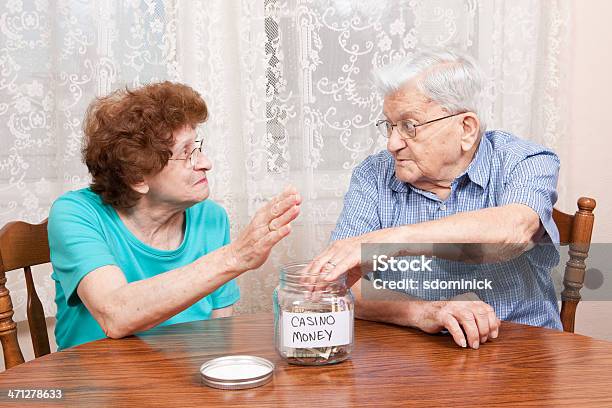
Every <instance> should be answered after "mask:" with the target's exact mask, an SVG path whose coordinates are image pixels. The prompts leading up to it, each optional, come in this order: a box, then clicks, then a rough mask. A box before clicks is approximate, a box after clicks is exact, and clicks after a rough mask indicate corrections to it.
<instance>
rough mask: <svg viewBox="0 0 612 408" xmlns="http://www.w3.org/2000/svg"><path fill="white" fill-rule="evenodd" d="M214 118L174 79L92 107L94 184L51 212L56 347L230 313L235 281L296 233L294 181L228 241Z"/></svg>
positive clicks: (88, 143) (89, 155)
mask: <svg viewBox="0 0 612 408" xmlns="http://www.w3.org/2000/svg"><path fill="white" fill-rule="evenodd" d="M207 115H208V112H207V108H206V104H205V102H204V101H203V100H202V98H201V97H200V95H199V94H198V93H197V92H195V91H194V90H193V89H191V88H190V87H188V86H186V85H180V84H174V83H170V82H164V83H159V84H152V85H148V86H144V87H142V88H139V89H135V90H132V91H130V90H122V91H117V92H114V93H113V94H111V95H109V96H107V97H103V98H99V99H97V100H95V101H94V102H93V103H92V105H91V106H90V108H89V110H88V112H87V115H86V118H85V124H84V133H85V142H84V147H83V158H84V161H85V163H86V165H87V168H88V169H89V172H90V173H91V176H92V183H91V186H90V187H89V188H85V189H82V190H78V191H71V192H68V193H66V194H64V195H62V196H61V197H60V198H59V199H58V200H57V201H56V202H55V203H54V204H53V207H52V209H51V213H50V216H49V244H50V248H51V262H52V264H53V275H52V277H53V279H54V280H55V281H56V291H57V294H56V299H55V300H56V304H57V325H56V329H55V336H56V340H57V344H58V348H59V349H64V348H66V347H71V346H74V345H78V344H81V343H84V342H87V341H91V340H96V339H100V338H103V337H105V336H108V337H111V338H120V337H124V336H128V335H131V334H133V333H138V332H141V331H143V330H147V329H149V328H152V327H154V326H158V325H168V324H174V323H179V322H187V321H194V320H201V319H209V318H215V317H223V316H229V315H231V313H232V305H233V304H234V303H235V302H236V301H237V300H238V299H239V291H238V286H237V285H236V282H235V281H234V280H233V279H234V278H236V277H238V276H239V275H240V274H242V273H243V272H246V271H248V270H250V269H255V268H258V267H259V266H261V265H262V264H263V263H264V262H265V260H266V259H267V257H268V255H269V253H270V251H271V249H272V247H273V246H274V245H275V244H276V243H277V242H279V241H280V240H281V239H283V238H284V237H285V236H287V234H289V232H290V231H291V226H290V222H291V221H292V220H293V219H295V218H296V217H297V215H298V214H299V205H300V200H301V199H300V197H299V195H298V193H297V192H296V191H295V190H294V189H293V188H288V189H286V190H285V191H284V192H283V193H282V194H280V195H278V196H276V197H275V198H273V199H272V200H271V201H270V202H269V203H268V204H267V205H265V206H264V207H263V208H261V209H260V210H259V211H258V212H257V213H256V214H255V216H254V217H253V219H252V220H251V221H250V223H249V225H248V226H247V227H246V228H245V230H244V231H243V232H242V233H241V234H240V236H239V237H238V238H237V239H236V240H234V241H233V242H232V243H230V237H229V220H228V217H227V214H226V212H225V210H224V209H223V208H222V207H221V206H219V205H218V204H216V203H214V202H213V201H211V200H207V198H208V196H209V194H210V190H209V185H208V179H207V172H208V171H210V170H211V169H212V164H211V162H210V160H209V159H208V157H207V156H206V154H205V153H204V152H202V145H201V143H202V142H201V141H199V140H197V138H196V132H195V127H196V126H197V125H198V124H200V123H202V122H204V121H205V120H206V119H207Z"/></svg>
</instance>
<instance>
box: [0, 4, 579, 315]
mask: <svg viewBox="0 0 612 408" xmlns="http://www.w3.org/2000/svg"><path fill="white" fill-rule="evenodd" d="M568 23H569V4H568V0H556V1H555V0H549V1H547V2H541V1H539V0H513V1H511V2H510V1H503V0H482V1H477V0H427V1H424V0H398V1H371V0H367V1H366V0H258V1H252V0H242V1H239V0H192V1H181V0H125V1H119V0H96V1H90V0H87V1H86V0H70V1H68V0H58V1H48V0H7V1H5V2H3V4H2V5H0V30H1V37H0V118H1V120H0V140H1V144H0V146H1V147H0V194H1V200H0V225H3V224H4V223H6V222H8V221H11V220H17V219H22V220H26V221H29V222H39V221H41V220H43V219H44V218H46V216H47V214H48V210H49V206H50V204H51V203H52V202H53V200H54V199H55V198H57V197H58V196H59V195H60V194H62V193H63V192H65V191H67V190H70V189H76V188H81V187H84V186H86V185H87V183H88V176H87V171H86V169H85V168H84V165H83V164H82V163H81V160H80V144H81V138H82V132H81V125H82V119H83V114H84V112H85V109H86V107H87V105H88V104H89V102H90V101H91V100H92V99H93V98H94V97H95V96H97V95H104V94H106V93H108V92H109V91H111V90H113V89H116V88H119V87H124V86H129V87H135V86H139V85H141V84H145V83H148V82H151V81H158V80H164V79H169V80H173V81H181V82H185V83H187V84H189V85H191V86H193V87H194V88H195V89H197V90H198V91H199V92H200V93H201V94H202V96H203V97H204V99H205V100H206V101H207V103H208V105H209V108H210V112H211V113H210V119H209V121H208V122H207V123H206V124H205V125H204V126H202V128H201V129H199V132H201V133H202V134H203V135H204V137H205V140H206V142H205V146H206V149H207V152H208V154H209V156H210V157H211V160H212V162H213V171H211V172H210V175H209V179H210V183H211V188H212V199H214V200H216V201H218V202H219V203H220V204H221V205H223V206H224V207H225V208H226V209H227V211H228V213H229V216H230V219H231V221H232V235H233V236H235V235H236V234H237V232H238V231H239V230H240V229H241V228H242V227H243V226H244V225H245V223H246V222H248V220H249V218H250V216H251V215H252V214H253V213H254V211H255V210H256V209H257V208H258V207H259V206H261V205H262V204H263V203H264V202H265V201H266V200H267V199H268V198H270V197H271V196H272V195H273V194H275V193H277V192H279V191H280V190H282V188H283V186H284V185H285V184H287V183H292V184H294V185H295V186H296V187H298V189H299V190H300V192H301V193H302V195H303V198H304V205H303V211H302V215H301V216H300V218H299V220H298V221H297V222H296V225H295V228H294V232H293V233H292V235H291V236H290V237H289V238H288V239H286V240H284V241H283V242H282V243H281V244H279V246H278V247H277V248H276V249H275V250H274V251H273V254H272V256H271V257H270V259H269V260H268V262H267V263H266V264H265V265H264V266H263V267H262V268H260V269H259V270H257V271H251V272H248V273H247V274H245V275H243V276H242V277H240V278H239V284H240V286H241V290H242V300H241V301H240V303H239V305H238V310H239V311H240V312H243V313H244V312H256V311H263V310H270V309H271V294H272V290H273V288H274V286H275V285H276V284H277V279H278V278H277V276H278V275H277V271H278V269H279V267H280V265H282V264H283V263H285V262H288V261H293V260H298V259H308V258H310V257H312V256H314V255H316V253H317V252H318V251H319V250H321V249H322V248H323V247H324V246H325V245H326V243H327V240H328V237H329V233H330V231H331V229H332V228H333V226H334V224H335V221H336V218H337V217H338V215H339V213H340V210H341V207H342V197H343V195H344V193H345V192H346V189H347V187H348V181H349V178H350V174H351V169H352V168H353V167H354V166H355V165H356V164H358V163H359V162H360V161H362V160H363V159H364V158H365V157H366V156H367V155H369V154H372V153H374V152H376V151H378V150H380V149H384V146H385V144H384V140H382V139H380V138H378V137H377V134H376V129H375V128H374V126H373V123H374V121H375V120H376V119H377V118H378V117H379V116H380V111H381V106H382V97H381V95H380V94H379V93H378V92H377V91H376V89H375V88H374V86H373V84H372V81H371V76H370V73H371V71H372V68H373V67H376V66H380V65H382V64H385V63H387V62H389V61H391V60H393V59H394V58H398V57H401V56H403V55H405V54H407V53H410V52H412V51H413V50H414V49H415V48H418V47H426V46H452V47H456V48H461V49H464V50H467V51H468V52H470V53H471V54H472V55H474V56H475V57H476V58H477V59H478V60H479V61H480V63H481V64H482V65H483V67H484V68H485V71H486V74H487V80H486V90H487V93H486V94H487V98H488V100H489V102H490V103H489V108H490V109H489V111H488V112H487V118H486V121H487V123H488V124H489V128H503V129H506V130H510V131H512V132H515V133H516V134H517V135H520V136H522V137H524V138H527V139H532V140H535V141H537V142H540V143H543V144H546V145H548V146H550V147H552V148H554V149H556V150H557V151H558V152H559V153H560V154H561V156H562V157H563V154H564V153H563V151H564V150H563V149H564V145H565V144H566V140H567V137H566V136H567V135H566V131H567V130H566V125H567V123H566V122H565V118H566V115H565V112H566V110H567V106H565V104H564V103H565V102H564V98H562V97H561V95H563V94H564V89H565V88H564V87H565V86H566V83H567V80H566V74H567V73H566V69H567V68H566V67H567V65H568V64H567V58H568V57H567V52H568V49H567V46H568ZM562 180H563V175H562ZM560 186H563V183H562V182H561V183H560ZM560 194H561V197H563V190H562V189H560ZM34 270H35V272H38V273H36V275H37V276H36V280H37V287H38V288H39V295H40V296H41V299H42V301H43V304H44V307H45V313H46V314H47V315H53V314H54V313H55V305H54V302H53V298H54V285H53V282H52V280H51V279H50V278H49V274H50V268H49V267H48V266H47V267H44V266H43V267H37V268H34ZM8 280H9V282H8V285H7V286H8V288H9V289H10V290H11V293H12V297H13V302H14V306H15V309H16V315H15V319H16V320H23V319H25V310H24V309H25V302H26V295H25V286H24V282H23V277H22V274H21V273H20V272H10V273H9V274H8Z"/></svg>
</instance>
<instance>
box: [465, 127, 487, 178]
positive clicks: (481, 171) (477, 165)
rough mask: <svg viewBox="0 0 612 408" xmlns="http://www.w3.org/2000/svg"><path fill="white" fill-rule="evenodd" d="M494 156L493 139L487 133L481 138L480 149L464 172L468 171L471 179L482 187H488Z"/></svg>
mask: <svg viewBox="0 0 612 408" xmlns="http://www.w3.org/2000/svg"><path fill="white" fill-rule="evenodd" d="M492 156H493V146H491V141H490V140H489V138H487V135H486V133H485V134H483V135H482V137H481V138H480V145H479V146H478V150H476V155H475V156H474V158H473V159H472V162H471V163H470V165H469V166H468V168H467V170H466V171H465V173H463V174H466V173H467V175H468V177H469V178H470V180H472V181H473V182H474V183H476V184H478V185H479V186H480V187H482V188H486V187H487V184H489V175H490V174H491V158H492ZM463 174H462V176H463ZM460 177H461V176H460Z"/></svg>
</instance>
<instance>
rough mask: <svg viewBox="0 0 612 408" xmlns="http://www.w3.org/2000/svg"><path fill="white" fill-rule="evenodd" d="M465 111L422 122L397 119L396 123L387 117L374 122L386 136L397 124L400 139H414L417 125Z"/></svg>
mask: <svg viewBox="0 0 612 408" xmlns="http://www.w3.org/2000/svg"><path fill="white" fill-rule="evenodd" d="M464 113H466V112H459V113H454V114H452V115H448V116H444V117H441V118H437V119H433V120H429V121H427V122H424V123H413V122H412V120H411V119H405V120H399V121H398V122H397V123H392V122H391V121H388V120H387V119H381V120H379V121H377V122H376V127H377V128H378V131H379V132H380V133H381V134H382V135H383V136H384V137H386V138H390V137H391V134H392V133H393V128H394V127H396V126H397V130H398V131H399V134H400V136H401V137H402V139H414V138H415V137H416V128H418V127H419V126H425V125H428V124H430V123H434V122H437V121H439V120H442V119H448V118H452V117H453V116H457V115H461V114H464Z"/></svg>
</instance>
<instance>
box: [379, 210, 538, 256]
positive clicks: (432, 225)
mask: <svg viewBox="0 0 612 408" xmlns="http://www.w3.org/2000/svg"><path fill="white" fill-rule="evenodd" d="M539 229H540V220H539V217H538V215H537V214H536V213H535V212H534V211H533V210H532V209H531V208H529V207H527V206H524V205H522V204H510V205H506V206H502V207H491V208H485V209H481V210H476V211H467V212H461V213H457V214H454V215H451V216H448V217H445V218H441V219H438V220H434V221H427V222H422V223H417V224H410V225H403V226H400V227H395V228H388V229H385V230H381V231H380V232H381V233H382V235H381V236H382V237H383V242H386V243H407V244H413V245H412V246H411V245H408V246H407V247H406V248H405V251H403V252H402V253H401V254H399V255H406V256H407V255H428V256H431V255H435V256H438V257H442V258H447V259H457V260H469V259H478V260H480V261H482V262H497V261H502V260H506V259H510V258H513V257H515V256H517V255H520V254H521V253H522V252H523V251H525V250H526V249H528V248H529V246H530V245H531V243H532V241H533V239H534V237H535V236H537V234H538V232H539ZM420 243H422V244H432V243H443V244H456V245H446V246H439V245H436V246H434V245H414V244H420Z"/></svg>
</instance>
